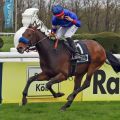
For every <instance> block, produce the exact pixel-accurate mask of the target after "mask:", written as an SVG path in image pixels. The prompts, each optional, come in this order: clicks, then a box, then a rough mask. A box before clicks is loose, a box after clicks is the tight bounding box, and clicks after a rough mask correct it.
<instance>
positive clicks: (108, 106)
mask: <svg viewBox="0 0 120 120" xmlns="http://www.w3.org/2000/svg"><path fill="white" fill-rule="evenodd" d="M63 104H64V103H31V104H30V103H29V104H27V105H26V106H21V107H20V106H18V104H3V105H1V106H0V120H120V102H74V103H73V105H72V106H71V108H69V109H68V110H67V111H65V112H61V111H59V108H60V107H61V106H62V105H63Z"/></svg>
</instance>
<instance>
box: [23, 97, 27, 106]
mask: <svg viewBox="0 0 120 120" xmlns="http://www.w3.org/2000/svg"><path fill="white" fill-rule="evenodd" d="M26 104H27V98H26V97H23V98H22V105H26Z"/></svg>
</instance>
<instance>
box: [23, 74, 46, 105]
mask: <svg viewBox="0 0 120 120" xmlns="http://www.w3.org/2000/svg"><path fill="white" fill-rule="evenodd" d="M47 79H48V77H47V76H46V74H44V73H43V72H42V73H40V74H38V75H35V76H32V77H30V78H29V79H28V81H27V83H26V86H25V88H24V90H23V98H22V104H23V105H25V104H26V103H27V99H26V96H27V94H28V89H29V86H30V84H31V83H32V82H33V81H40V80H47Z"/></svg>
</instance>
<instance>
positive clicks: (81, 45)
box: [75, 40, 90, 63]
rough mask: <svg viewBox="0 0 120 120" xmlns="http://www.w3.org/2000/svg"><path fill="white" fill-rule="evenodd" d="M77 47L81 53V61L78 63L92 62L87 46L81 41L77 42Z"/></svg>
mask: <svg viewBox="0 0 120 120" xmlns="http://www.w3.org/2000/svg"><path fill="white" fill-rule="evenodd" d="M75 45H76V48H77V50H78V52H79V53H80V59H78V60H77V63H88V62H90V55H89V52H88V49H87V47H86V45H85V44H84V43H83V42H82V41H80V40H75Z"/></svg>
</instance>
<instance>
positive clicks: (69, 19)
mask: <svg viewBox="0 0 120 120" xmlns="http://www.w3.org/2000/svg"><path fill="white" fill-rule="evenodd" d="M65 19H66V20H68V21H70V22H72V21H73V19H72V18H71V17H69V16H65Z"/></svg>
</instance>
